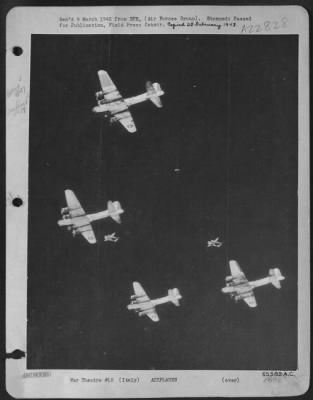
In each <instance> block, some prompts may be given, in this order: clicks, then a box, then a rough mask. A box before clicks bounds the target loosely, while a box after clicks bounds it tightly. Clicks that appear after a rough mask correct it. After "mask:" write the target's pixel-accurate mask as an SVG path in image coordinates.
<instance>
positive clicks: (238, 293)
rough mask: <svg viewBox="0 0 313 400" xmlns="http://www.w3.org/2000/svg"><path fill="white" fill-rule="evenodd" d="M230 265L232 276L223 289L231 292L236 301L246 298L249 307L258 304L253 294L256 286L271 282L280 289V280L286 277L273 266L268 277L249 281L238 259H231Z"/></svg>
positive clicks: (228, 278) (225, 291) (227, 278)
mask: <svg viewBox="0 0 313 400" xmlns="http://www.w3.org/2000/svg"><path fill="white" fill-rule="evenodd" d="M229 267H230V272H231V276H227V277H226V287H224V288H223V289H222V292H223V293H229V294H230V296H231V297H232V298H233V299H234V300H235V301H236V302H237V301H238V300H244V301H245V302H246V303H247V304H248V306H249V307H256V306H257V303H256V299H255V297H254V294H253V289H254V288H256V287H259V286H264V285H268V284H269V283H271V284H272V285H274V286H275V287H276V288H277V289H280V288H281V284H280V281H281V280H283V279H285V277H284V276H282V274H281V272H280V270H279V269H278V268H272V269H270V270H269V275H268V276H267V277H266V278H262V279H258V280H256V281H248V279H247V278H246V276H245V274H244V273H243V271H242V270H241V268H240V266H239V264H238V263H237V261H235V260H231V261H229Z"/></svg>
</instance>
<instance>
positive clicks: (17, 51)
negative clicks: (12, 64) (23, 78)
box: [12, 46, 23, 56]
mask: <svg viewBox="0 0 313 400" xmlns="http://www.w3.org/2000/svg"><path fill="white" fill-rule="evenodd" d="M12 53H13V54H14V55H15V56H20V55H22V54H23V49H22V47H20V46H14V47H13V49H12Z"/></svg>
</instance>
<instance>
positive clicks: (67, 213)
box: [58, 189, 124, 244]
mask: <svg viewBox="0 0 313 400" xmlns="http://www.w3.org/2000/svg"><path fill="white" fill-rule="evenodd" d="M65 198H66V203H67V207H64V208H61V214H62V219H61V220H59V221H58V225H59V226H66V228H67V229H68V230H69V231H71V232H72V234H73V236H74V237H75V236H76V235H77V234H81V235H82V236H84V238H85V239H86V240H87V241H88V242H89V243H92V244H93V243H96V242H97V240H96V237H95V234H94V231H93V229H92V226H91V222H93V221H97V220H99V219H103V218H107V217H111V218H112V219H114V221H116V222H117V223H119V224H120V223H121V218H120V214H122V213H123V212H124V210H123V209H122V207H121V204H120V203H119V202H118V201H114V202H112V201H108V209H107V210H104V211H100V212H98V213H95V214H86V213H85V211H84V209H83V208H82V206H81V205H80V202H79V201H78V199H77V197H76V196H75V194H74V192H73V191H72V190H69V189H67V190H65Z"/></svg>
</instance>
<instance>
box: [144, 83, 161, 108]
mask: <svg viewBox="0 0 313 400" xmlns="http://www.w3.org/2000/svg"><path fill="white" fill-rule="evenodd" d="M146 90H147V94H148V97H149V99H150V100H151V101H152V103H153V104H154V105H156V106H157V107H158V108H161V107H162V102H161V99H160V96H162V95H163V94H164V92H163V90H162V89H161V86H160V84H159V83H153V84H152V83H151V82H147V83H146Z"/></svg>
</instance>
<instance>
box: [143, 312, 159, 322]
mask: <svg viewBox="0 0 313 400" xmlns="http://www.w3.org/2000/svg"><path fill="white" fill-rule="evenodd" d="M146 316H147V317H149V318H150V319H152V321H153V322H158V321H160V318H159V316H158V314H157V312H156V311H155V310H151V311H148V312H147V313H146Z"/></svg>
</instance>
